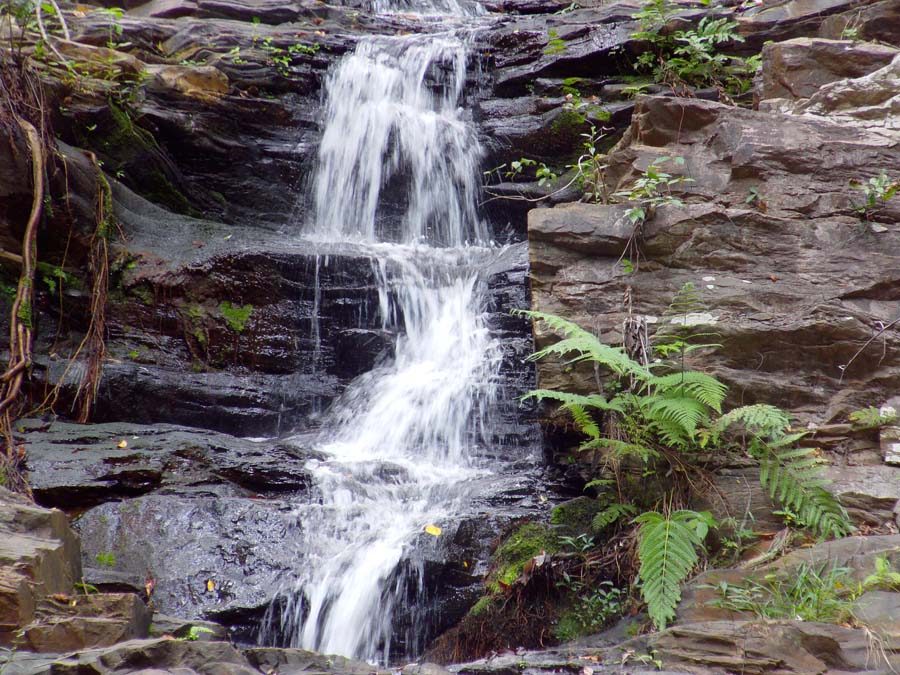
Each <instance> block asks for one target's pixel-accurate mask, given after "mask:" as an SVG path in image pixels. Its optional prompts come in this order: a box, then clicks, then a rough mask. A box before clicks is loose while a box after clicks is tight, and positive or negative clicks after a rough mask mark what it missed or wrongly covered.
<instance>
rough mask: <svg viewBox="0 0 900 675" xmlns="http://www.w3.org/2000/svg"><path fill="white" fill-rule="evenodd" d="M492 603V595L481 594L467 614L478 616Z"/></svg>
mask: <svg viewBox="0 0 900 675" xmlns="http://www.w3.org/2000/svg"><path fill="white" fill-rule="evenodd" d="M493 604H494V596H493V595H482V596H481V597H480V598H478V602H476V603H475V604H474V605H472V609H470V610H469V615H470V616H479V615H480V614H484V613H485V612H486V611H487V610H488V609H490V607H491V605H493Z"/></svg>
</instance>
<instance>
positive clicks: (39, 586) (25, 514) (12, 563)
mask: <svg viewBox="0 0 900 675" xmlns="http://www.w3.org/2000/svg"><path fill="white" fill-rule="evenodd" d="M0 535H2V536H0V540H2V543H0V547H2V549H0V557H2V562H3V565H2V568H0V645H2V646H4V647H11V648H13V651H17V650H20V651H23V652H24V651H31V652H53V651H64V650H76V649H85V648H89V647H104V646H109V645H112V644H115V643H117V642H120V641H122V640H130V639H132V638H135V637H146V635H147V630H148V628H149V626H150V614H151V612H150V610H149V609H148V608H147V606H146V604H145V603H144V602H143V601H142V600H141V599H140V598H139V597H138V596H137V595H134V594H131V593H125V594H97V593H96V592H94V593H93V594H87V595H84V594H82V595H75V594H74V591H73V589H74V586H75V583H76V582H81V581H82V580H83V575H82V569H81V555H80V547H79V541H78V537H77V536H76V535H75V534H74V533H73V532H72V530H71V529H70V528H69V525H68V522H67V519H66V516H65V515H64V514H63V513H62V512H61V511H58V510H56V509H53V510H49V509H44V508H41V507H38V506H35V505H33V504H31V503H29V502H28V501H27V500H25V499H23V498H21V497H19V496H18V495H15V494H13V493H11V492H9V491H8V490H6V489H4V488H0Z"/></svg>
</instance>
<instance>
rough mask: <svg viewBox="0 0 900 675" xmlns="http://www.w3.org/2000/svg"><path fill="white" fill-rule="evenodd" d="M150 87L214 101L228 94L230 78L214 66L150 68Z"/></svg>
mask: <svg viewBox="0 0 900 675" xmlns="http://www.w3.org/2000/svg"><path fill="white" fill-rule="evenodd" d="M147 70H148V72H150V73H151V74H152V75H153V82H152V83H151V84H150V85H149V86H150V87H151V88H152V89H155V90H157V91H159V90H164V91H169V92H175V93H177V94H180V95H182V96H187V97H188V98H195V99H198V100H201V101H207V102H210V101H214V100H217V99H219V98H221V97H222V96H224V95H225V94H227V93H228V76H227V75H225V73H223V72H222V71H221V70H219V69H218V68H215V67H213V66H150V67H148V68H147Z"/></svg>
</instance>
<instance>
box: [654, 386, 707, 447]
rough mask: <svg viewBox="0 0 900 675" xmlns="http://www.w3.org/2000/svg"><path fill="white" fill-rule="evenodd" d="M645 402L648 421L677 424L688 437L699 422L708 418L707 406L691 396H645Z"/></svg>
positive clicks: (692, 433)
mask: <svg viewBox="0 0 900 675" xmlns="http://www.w3.org/2000/svg"><path fill="white" fill-rule="evenodd" d="M645 402H646V404H647V405H646V408H645V410H646V411H647V419H648V421H649V422H651V423H655V422H658V421H662V422H668V423H674V424H677V425H678V426H680V427H681V429H682V430H683V432H684V435H686V436H688V437H691V436H693V435H694V432H695V431H696V430H697V425H699V424H700V422H702V421H704V420H706V419H708V418H709V415H708V414H707V413H708V408H707V406H706V405H704V404H703V403H701V402H700V401H698V400H697V399H695V398H692V397H686V396H681V397H676V396H647V397H646V398H645Z"/></svg>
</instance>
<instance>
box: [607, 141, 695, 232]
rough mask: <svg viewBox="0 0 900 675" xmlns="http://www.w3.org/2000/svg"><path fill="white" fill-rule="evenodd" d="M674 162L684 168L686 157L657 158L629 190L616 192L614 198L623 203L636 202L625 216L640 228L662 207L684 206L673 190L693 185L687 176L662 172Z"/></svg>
mask: <svg viewBox="0 0 900 675" xmlns="http://www.w3.org/2000/svg"><path fill="white" fill-rule="evenodd" d="M669 161H671V162H673V163H674V164H675V165H676V166H684V163H685V162H684V157H673V158H670V157H657V158H656V159H654V160H653V161H652V162H651V163H650V164H649V165H648V166H647V168H646V169H645V170H644V172H643V173H642V174H641V175H640V176H639V177H638V178H637V180H635V181H634V184H633V185H632V186H631V188H630V189H628V190H622V191H619V192H616V193H615V194H614V195H613V196H614V197H617V198H619V199H620V200H622V201H628V202H634V203H635V205H634V206H632V207H631V208H629V209H628V210H627V211H626V212H625V216H626V217H627V218H628V220H630V221H631V222H632V224H633V225H635V226H638V225H640V224H642V223H643V222H644V221H646V220H648V219H649V218H651V217H652V216H653V213H654V212H655V211H656V209H657V208H658V207H660V206H668V205H672V206H682V205H683V202H682V201H681V200H680V199H679V198H678V197H676V196H675V195H674V194H672V188H674V187H675V186H677V185H682V184H684V183H692V182H693V179H692V178H688V177H686V176H675V175H673V174H671V173H667V172H665V171H663V170H662V166H663V164H665V163H666V162H669Z"/></svg>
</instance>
